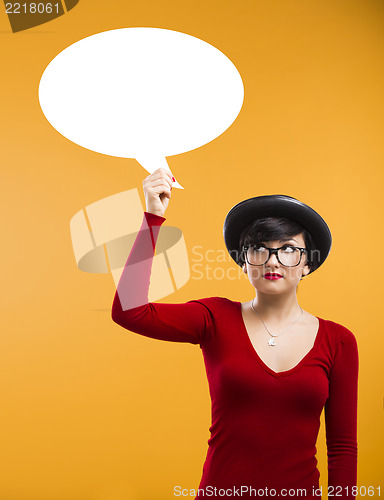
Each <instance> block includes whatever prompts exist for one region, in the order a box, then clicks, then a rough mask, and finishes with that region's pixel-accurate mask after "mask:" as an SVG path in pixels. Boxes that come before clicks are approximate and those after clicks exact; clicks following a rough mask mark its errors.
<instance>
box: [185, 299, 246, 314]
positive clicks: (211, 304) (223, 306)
mask: <svg viewBox="0 0 384 500" xmlns="http://www.w3.org/2000/svg"><path fill="white" fill-rule="evenodd" d="M189 302H199V303H200V304H202V305H204V306H205V307H206V308H207V309H209V310H210V311H212V312H215V311H223V310H228V309H230V308H235V307H239V302H235V301H233V300H230V299H227V298H226V297H204V298H202V299H195V300H190V301H189Z"/></svg>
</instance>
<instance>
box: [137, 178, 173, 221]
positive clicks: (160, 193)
mask: <svg viewBox="0 0 384 500" xmlns="http://www.w3.org/2000/svg"><path fill="white" fill-rule="evenodd" d="M172 184H173V179H172V174H171V172H170V171H169V170H167V169H166V168H158V169H157V170H155V171H154V172H153V174H151V175H148V177H146V178H145V179H144V180H143V190H144V196H145V203H146V205H147V210H146V211H147V212H148V213H151V214H155V215H160V216H161V217H163V216H164V212H165V210H166V208H167V207H168V203H169V200H170V199H171V189H172Z"/></svg>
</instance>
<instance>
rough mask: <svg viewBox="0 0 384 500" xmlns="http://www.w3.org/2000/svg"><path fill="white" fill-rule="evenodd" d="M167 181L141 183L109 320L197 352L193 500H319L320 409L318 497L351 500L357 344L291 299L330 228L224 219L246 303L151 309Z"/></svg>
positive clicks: (295, 209)
mask: <svg viewBox="0 0 384 500" xmlns="http://www.w3.org/2000/svg"><path fill="white" fill-rule="evenodd" d="M173 180H174V178H173V177H172V176H171V174H170V173H169V171H167V170H166V169H158V170H156V171H155V172H154V173H153V174H152V175H149V176H148V177H147V178H146V179H145V180H144V182H143V188H144V193H145V200H146V206H147V211H146V212H145V213H144V219H143V224H142V227H141V230H140V232H139V233H138V235H137V237H136V240H135V243H134V246H133V248H132V250H131V253H130V255H129V257H128V260H127V263H126V267H125V268H124V271H123V273H122V275H121V278H120V281H119V285H118V288H117V291H116V295H115V298H114V302H113V306H112V319H113V321H115V322H116V323H118V324H119V325H121V326H122V327H124V328H126V329H128V330H130V331H132V332H137V333H139V334H141V335H145V336H147V337H151V338H154V339H160V340H168V341H174V342H190V343H192V344H199V345H200V348H201V349H202V353H203V356H204V362H205V366H206V371H207V378H208V383H209V389H210V395H211V400H212V425H211V427H210V432H211V437H210V439H209V440H208V445H209V446H208V452H207V457H206V460H205V463H204V467H203V472H202V478H201V481H200V485H199V488H198V489H197V490H196V496H195V498H205V497H225V498H226V497H236V496H237V497H240V498H255V497H256V496H266V497H270V496H275V497H279V496H280V497H281V496H289V497H290V498H303V497H305V498H319V497H320V496H321V493H320V491H319V489H318V488H319V476H320V474H319V471H318V469H317V466H316V465H317V460H316V456H315V455H316V440H317V436H318V431H319V426H320V415H321V412H322V410H323V408H324V410H325V423H326V441H327V451H328V491H327V492H324V491H323V494H328V495H329V496H335V497H337V498H338V499H340V498H342V499H346V498H353V497H354V496H355V491H354V488H353V487H354V486H356V476H357V383H358V350H357V343H356V339H355V337H354V335H353V334H352V333H351V332H350V331H349V330H348V329H347V328H345V327H344V326H342V325H339V324H337V323H335V322H333V321H330V320H325V319H322V318H319V317H316V316H314V315H312V314H310V313H309V312H307V311H303V309H302V308H301V307H300V305H299V303H298V300H297V295H296V290H297V286H298V283H299V282H300V280H301V279H302V278H303V277H304V276H307V275H308V274H309V273H312V272H314V271H315V270H316V269H317V268H318V267H319V266H320V265H322V264H323V262H324V261H325V259H326V257H327V255H328V253H329V251H330V248H331V234H330V231H329V228H328V226H327V224H326V223H325V221H324V220H323V219H322V218H321V217H320V215H319V214H317V213H316V212H315V211H314V210H313V209H312V208H310V207H308V206H307V205H305V204H304V203H301V202H300V201H298V200H296V199H294V198H291V197H289V196H282V195H273V196H260V197H255V198H251V199H249V200H245V201H243V202H241V203H239V204H237V205H236V206H235V207H233V208H232V209H231V210H230V212H229V213H228V214H227V217H226V219H225V223H224V240H225V244H226V246H227V249H228V251H229V253H230V255H231V257H232V258H233V259H234V260H235V262H236V263H237V264H238V265H239V266H241V267H242V270H243V272H244V273H246V274H247V275H248V278H249V281H250V283H251V284H252V286H253V287H254V289H255V290H254V293H253V296H252V297H251V298H250V300H249V301H248V302H244V303H240V302H236V301H232V300H229V299H227V298H224V297H208V298H203V299H199V300H191V301H189V302H187V303H182V304H164V303H148V288H149V280H150V272H151V265H152V261H151V258H152V257H153V254H154V249H155V245H156V240H157V236H158V232H159V230H160V226H161V225H162V223H163V222H164V221H165V218H164V217H163V215H164V212H165V210H166V208H167V206H168V203H169V200H170V198H171V189H172V183H173ZM262 490H263V491H262Z"/></svg>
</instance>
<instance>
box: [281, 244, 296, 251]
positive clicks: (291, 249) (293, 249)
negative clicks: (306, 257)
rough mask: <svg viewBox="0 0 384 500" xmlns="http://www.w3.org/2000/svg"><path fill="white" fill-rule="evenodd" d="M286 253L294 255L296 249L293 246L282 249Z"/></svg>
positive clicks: (285, 246)
mask: <svg viewBox="0 0 384 500" xmlns="http://www.w3.org/2000/svg"><path fill="white" fill-rule="evenodd" d="M281 250H282V251H283V252H284V253H293V252H296V248H295V247H294V246H292V245H284V246H283V247H282V249H281Z"/></svg>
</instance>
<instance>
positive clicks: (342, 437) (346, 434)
mask: <svg viewBox="0 0 384 500" xmlns="http://www.w3.org/2000/svg"><path fill="white" fill-rule="evenodd" d="M358 371H359V357H358V349H357V342H356V339H355V337H354V335H353V334H352V332H350V331H349V330H348V329H347V328H344V327H342V330H341V331H340V339H339V340H338V343H337V350H336V354H335V359H334V363H333V366H332V369H331V374H330V380H329V397H328V400H327V402H326V404H325V425H326V440H327V453H328V489H329V491H328V494H329V496H330V497H331V498H332V497H335V498H338V499H342V500H344V499H352V498H354V497H355V496H356V495H353V487H354V486H356V484H357V399H358Z"/></svg>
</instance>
